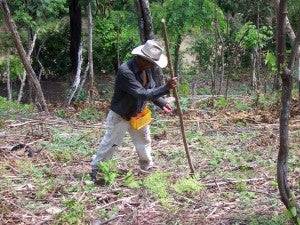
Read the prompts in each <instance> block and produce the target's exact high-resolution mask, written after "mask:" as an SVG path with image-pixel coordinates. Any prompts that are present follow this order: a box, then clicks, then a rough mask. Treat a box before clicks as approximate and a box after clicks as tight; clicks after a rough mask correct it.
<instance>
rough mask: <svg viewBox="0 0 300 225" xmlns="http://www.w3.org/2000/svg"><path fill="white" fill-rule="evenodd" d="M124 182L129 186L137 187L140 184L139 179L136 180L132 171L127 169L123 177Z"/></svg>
mask: <svg viewBox="0 0 300 225" xmlns="http://www.w3.org/2000/svg"><path fill="white" fill-rule="evenodd" d="M124 184H125V186H127V187H129V188H139V187H140V186H141V184H142V182H141V181H139V180H136V178H135V177H134V175H133V173H132V171H129V172H128V173H127V174H126V175H125V177H124Z"/></svg>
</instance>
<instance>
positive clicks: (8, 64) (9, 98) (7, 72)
mask: <svg viewBox="0 0 300 225" xmlns="http://www.w3.org/2000/svg"><path fill="white" fill-rule="evenodd" d="M6 78H7V79H6V86H7V100H8V101H11V100H12V94H11V85H10V60H9V56H8V57H7V61H6Z"/></svg>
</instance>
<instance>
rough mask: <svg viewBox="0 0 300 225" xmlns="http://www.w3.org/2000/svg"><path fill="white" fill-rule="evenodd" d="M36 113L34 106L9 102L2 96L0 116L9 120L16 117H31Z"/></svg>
mask: <svg viewBox="0 0 300 225" xmlns="http://www.w3.org/2000/svg"><path fill="white" fill-rule="evenodd" d="M33 113H34V106H33V105H32V104H21V103H19V102H17V101H7V100H6V98H4V97H2V96H0V115H1V116H3V117H6V118H8V119H12V118H15V117H30V116H32V115H33Z"/></svg>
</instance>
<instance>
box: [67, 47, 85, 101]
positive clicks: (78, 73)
mask: <svg viewBox="0 0 300 225" xmlns="http://www.w3.org/2000/svg"><path fill="white" fill-rule="evenodd" d="M77 58H78V63H77V65H78V68H77V71H76V76H75V79H74V82H73V85H72V88H71V90H70V93H69V94H68V96H67V99H66V104H67V105H70V103H71V101H72V99H73V97H74V95H75V92H76V90H77V89H78V86H79V83H80V73H81V65H82V43H81V44H80V46H79V51H78V57H77Z"/></svg>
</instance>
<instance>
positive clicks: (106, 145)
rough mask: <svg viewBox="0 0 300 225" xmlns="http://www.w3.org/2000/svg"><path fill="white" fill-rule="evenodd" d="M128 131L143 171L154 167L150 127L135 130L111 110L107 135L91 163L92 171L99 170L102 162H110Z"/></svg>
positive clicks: (108, 116)
mask: <svg viewBox="0 0 300 225" xmlns="http://www.w3.org/2000/svg"><path fill="white" fill-rule="evenodd" d="M127 131H128V132H129V134H130V137H131V139H132V142H133V144H134V146H135V149H136V151H137V154H138V156H139V164H140V167H141V169H144V170H146V169H148V168H150V167H151V166H152V165H153V161H152V157H151V137H150V127H149V125H147V126H145V127H143V128H141V129H139V130H135V129H134V128H132V127H131V125H130V123H129V121H127V120H125V119H123V118H122V117H121V116H120V115H119V114H117V113H115V112H113V111H112V110H110V111H109V113H108V115H107V118H106V132H105V135H104V137H103V139H102V141H101V143H100V146H99V148H98V151H97V154H96V156H95V157H94V158H93V160H92V162H91V167H92V169H97V168H98V163H99V162H100V161H108V160H110V159H111V158H112V156H113V153H114V152H115V150H116V149H117V147H118V146H120V145H121V144H122V141H123V138H124V136H125V134H126V132H127Z"/></svg>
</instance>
